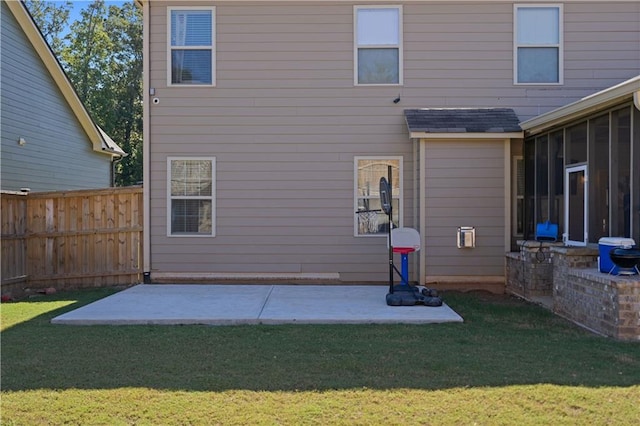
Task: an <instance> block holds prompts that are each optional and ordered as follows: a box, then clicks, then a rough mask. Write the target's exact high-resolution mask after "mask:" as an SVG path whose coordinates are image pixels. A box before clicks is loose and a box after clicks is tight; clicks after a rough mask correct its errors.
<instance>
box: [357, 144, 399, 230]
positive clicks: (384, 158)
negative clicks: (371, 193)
mask: <svg viewBox="0 0 640 426" xmlns="http://www.w3.org/2000/svg"><path fill="white" fill-rule="evenodd" d="M360 160H385V161H388V160H397V161H398V176H400V185H399V187H400V193H399V194H396V193H395V192H394V193H393V194H392V197H393V198H392V201H393V200H394V199H397V200H398V207H399V210H400V211H399V212H398V222H399V223H397V224H396V225H397V226H396V227H399V228H401V227H402V226H403V223H404V220H403V216H404V159H403V157H402V156H401V155H395V156H394V155H388V156H387V155H376V156H365V155H361V156H355V157H353V236H354V237H358V238H380V237H387V236H388V235H387V234H358V214H357V213H356V212H357V211H358V199H359V198H361V197H358V161H360ZM392 184H393V182H392Z"/></svg>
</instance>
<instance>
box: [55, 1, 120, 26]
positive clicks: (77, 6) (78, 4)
mask: <svg viewBox="0 0 640 426" xmlns="http://www.w3.org/2000/svg"><path fill="white" fill-rule="evenodd" d="M129 1H131V0H129ZM52 3H55V4H56V5H60V4H64V3H65V2H64V1H58V0H56V1H52ZM72 3H73V9H72V10H71V14H70V16H69V22H74V21H77V20H78V19H80V11H81V10H82V9H86V8H87V6H88V5H89V4H91V3H92V2H91V1H89V0H72ZM105 3H106V5H107V7H109V5H112V4H114V5H116V6H122V4H123V3H126V1H122V0H119V1H116V0H106V1H105Z"/></svg>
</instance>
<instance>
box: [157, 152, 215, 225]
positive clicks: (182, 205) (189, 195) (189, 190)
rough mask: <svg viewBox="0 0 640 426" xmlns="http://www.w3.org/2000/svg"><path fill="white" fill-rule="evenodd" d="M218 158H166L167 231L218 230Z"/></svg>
mask: <svg viewBox="0 0 640 426" xmlns="http://www.w3.org/2000/svg"><path fill="white" fill-rule="evenodd" d="M215 165H216V162H215V158H183V157H170V158H168V159H167V169H168V172H167V176H168V180H169V182H168V184H167V187H168V189H167V191H168V215H167V216H168V219H167V222H168V223H167V227H168V235H170V236H213V235H214V234H215V217H214V212H215Z"/></svg>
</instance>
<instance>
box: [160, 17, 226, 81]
mask: <svg viewBox="0 0 640 426" xmlns="http://www.w3.org/2000/svg"><path fill="white" fill-rule="evenodd" d="M168 15H169V19H168V20H169V22H168V25H169V31H168V36H169V40H168V45H169V49H168V58H167V63H168V64H169V67H168V68H169V69H168V74H169V75H168V79H169V85H198V86H202V85H208V86H213V85H214V84H215V76H214V74H215V47H214V46H215V8H214V7H208V8H191V7H181V8H168Z"/></svg>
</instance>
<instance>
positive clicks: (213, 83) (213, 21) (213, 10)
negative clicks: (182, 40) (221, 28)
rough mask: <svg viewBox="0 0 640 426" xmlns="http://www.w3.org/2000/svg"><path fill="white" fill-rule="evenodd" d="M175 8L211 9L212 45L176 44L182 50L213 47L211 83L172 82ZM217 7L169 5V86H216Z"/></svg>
mask: <svg viewBox="0 0 640 426" xmlns="http://www.w3.org/2000/svg"><path fill="white" fill-rule="evenodd" d="M174 10H209V11H211V46H176V47H175V49H180V50H197V49H211V84H187V83H180V84H174V83H172V82H171V52H172V51H173V49H174V47H173V46H171V12H172V11H174ZM217 41H218V39H217V35H216V7H215V6H209V7H206V6H203V7H200V6H169V7H167V86H168V87H195V88H202V87H215V86H216V56H217V50H216V44H217Z"/></svg>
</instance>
